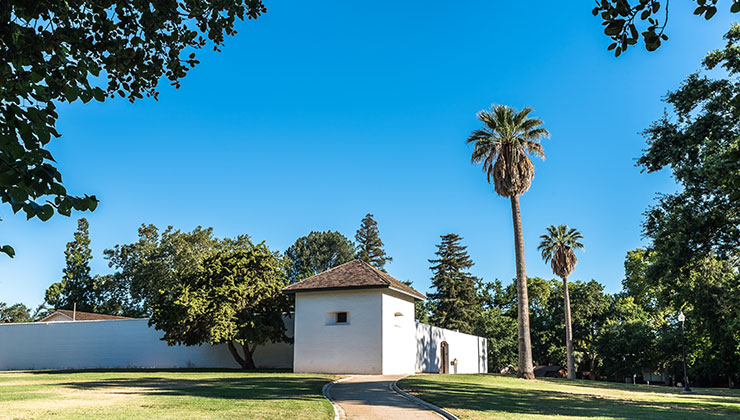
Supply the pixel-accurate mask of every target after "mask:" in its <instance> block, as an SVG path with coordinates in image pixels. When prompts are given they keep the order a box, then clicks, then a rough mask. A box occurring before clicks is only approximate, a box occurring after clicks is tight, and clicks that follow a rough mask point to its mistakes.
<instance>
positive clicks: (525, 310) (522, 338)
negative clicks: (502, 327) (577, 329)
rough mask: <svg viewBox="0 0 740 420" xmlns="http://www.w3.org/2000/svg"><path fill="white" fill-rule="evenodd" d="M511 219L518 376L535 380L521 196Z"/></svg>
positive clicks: (513, 198) (516, 198)
mask: <svg viewBox="0 0 740 420" xmlns="http://www.w3.org/2000/svg"><path fill="white" fill-rule="evenodd" d="M510 198H511V217H512V219H513V221H514V247H515V251H516V294H517V315H518V320H519V366H518V367H517V372H516V374H517V376H518V377H520V378H524V379H534V369H533V368H534V367H533V365H532V340H531V337H530V335H529V296H528V294H527V270H526V268H525V265H524V234H523V233H522V217H521V213H520V210H519V196H517V195H514V196H511V197H510Z"/></svg>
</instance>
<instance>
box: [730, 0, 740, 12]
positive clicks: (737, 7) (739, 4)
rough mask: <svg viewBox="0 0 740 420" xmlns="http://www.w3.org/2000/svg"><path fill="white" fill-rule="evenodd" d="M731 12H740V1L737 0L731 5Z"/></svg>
mask: <svg viewBox="0 0 740 420" xmlns="http://www.w3.org/2000/svg"><path fill="white" fill-rule="evenodd" d="M730 12H732V13H737V12H740V1H736V2H734V3H732V6H731V7H730Z"/></svg>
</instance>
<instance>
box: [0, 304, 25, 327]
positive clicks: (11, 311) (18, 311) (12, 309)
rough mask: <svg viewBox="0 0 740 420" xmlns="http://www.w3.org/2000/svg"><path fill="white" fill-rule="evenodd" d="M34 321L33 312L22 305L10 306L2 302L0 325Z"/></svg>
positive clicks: (0, 306) (0, 305)
mask: <svg viewBox="0 0 740 420" xmlns="http://www.w3.org/2000/svg"><path fill="white" fill-rule="evenodd" d="M31 321H33V318H32V314H31V310H30V309H28V308H27V307H26V305H24V304H22V303H16V304H14V305H10V306H8V304H6V303H5V302H0V323H8V322H31Z"/></svg>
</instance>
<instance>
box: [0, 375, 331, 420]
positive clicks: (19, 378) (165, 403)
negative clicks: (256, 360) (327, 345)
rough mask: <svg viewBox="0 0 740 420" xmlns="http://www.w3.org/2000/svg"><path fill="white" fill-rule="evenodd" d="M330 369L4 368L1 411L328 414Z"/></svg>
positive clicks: (261, 419)
mask: <svg viewBox="0 0 740 420" xmlns="http://www.w3.org/2000/svg"><path fill="white" fill-rule="evenodd" d="M332 379H333V377H331V376H328V375H300V374H292V373H274V372H250V373H245V372H241V371H231V370H225V371H196V370H173V371H136V370H132V371H126V370H121V371H81V372H53V371H50V372H0V419H2V420H5V419H50V418H53V419H60V420H76V419H109V420H123V419H146V420H157V419H177V418H179V419H224V420H228V419H258V420H283V419H290V420H324V419H327V420H328V419H331V418H332V417H333V414H334V411H333V408H332V406H331V404H330V403H329V402H328V401H327V400H326V399H325V398H324V397H323V396H322V394H321V388H322V387H323V385H324V384H325V383H326V382H328V381H330V380H332Z"/></svg>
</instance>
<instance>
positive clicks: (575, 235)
mask: <svg viewBox="0 0 740 420" xmlns="http://www.w3.org/2000/svg"><path fill="white" fill-rule="evenodd" d="M540 239H541V242H540V245H539V246H538V247H537V249H538V250H539V251H540V254H541V255H542V259H543V260H545V262H549V263H550V267H551V268H552V271H553V273H555V275H556V276H558V277H561V278H565V277H568V276H569V275H570V273H572V272H573V269H574V268H575V266H576V263H577V262H578V258H576V254H575V253H574V252H573V250H575V249H584V247H583V244H582V243H581V240H582V239H583V235H581V232H579V231H578V230H576V229H573V228H569V227H568V226H567V225H557V226H549V227H548V228H547V233H546V234H544V235H542V236H540Z"/></svg>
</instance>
